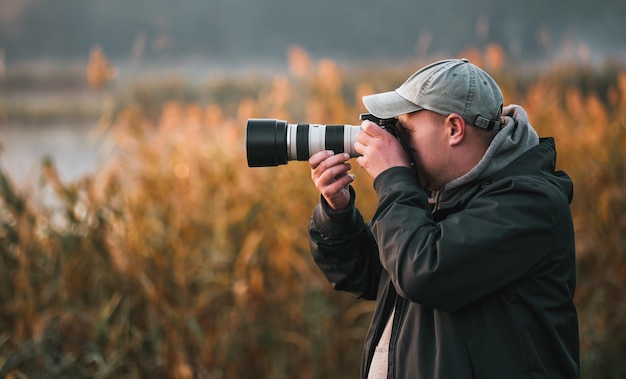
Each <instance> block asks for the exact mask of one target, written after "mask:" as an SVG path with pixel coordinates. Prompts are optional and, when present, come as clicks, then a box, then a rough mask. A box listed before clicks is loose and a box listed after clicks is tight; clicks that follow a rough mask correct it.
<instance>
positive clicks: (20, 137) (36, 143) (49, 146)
mask: <svg viewBox="0 0 626 379" xmlns="http://www.w3.org/2000/svg"><path fill="white" fill-rule="evenodd" d="M104 142H105V140H104V137H102V136H101V135H98V133H97V132H96V124H95V123H94V124H93V125H86V124H84V123H83V124H79V123H63V122H56V123H52V124H47V125H2V124H0V164H1V168H2V170H4V171H5V172H7V173H8V174H9V177H10V178H11V179H12V180H13V182H14V183H15V184H16V185H18V186H27V185H32V184H34V183H36V182H37V181H38V179H39V174H40V172H41V170H40V168H41V162H42V160H43V159H44V158H46V157H49V158H51V159H52V161H53V163H54V165H55V167H56V168H57V171H58V172H59V176H60V178H61V180H62V181H64V182H68V181H74V180H77V179H79V178H81V177H82V176H84V175H89V174H91V173H93V172H94V171H95V170H96V169H97V168H98V166H99V165H100V164H102V163H103V161H104V157H103V147H104Z"/></svg>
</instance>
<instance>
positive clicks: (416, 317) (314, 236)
mask: <svg viewBox="0 0 626 379" xmlns="http://www.w3.org/2000/svg"><path fill="white" fill-rule="evenodd" d="M555 161H556V152H555V147H554V141H553V140H552V139H544V140H542V141H541V143H540V144H539V145H538V146H536V147H534V148H532V149H530V150H529V151H527V152H526V153H524V154H523V155H521V156H520V157H519V158H518V159H516V160H515V161H513V163H511V164H509V165H508V166H507V167H506V168H504V169H503V170H500V171H499V172H498V173H496V174H495V175H491V176H490V177H488V178H487V179H483V180H481V181H478V182H473V183H467V184H465V185H463V186H461V187H458V188H455V189H453V190H450V191H447V192H446V191H444V192H442V193H441V194H440V196H439V198H438V199H437V202H436V204H429V201H428V196H427V194H426V193H425V192H424V191H423V190H421V189H420V188H419V185H418V183H417V179H416V177H415V174H414V172H413V171H412V170H411V169H408V168H400V167H397V168H392V169H389V170H387V171H385V172H384V173H382V174H381V175H379V176H378V177H377V178H376V180H375V181H374V188H375V190H376V192H377V195H378V199H379V203H378V207H377V209H376V212H375V214H374V216H373V218H372V220H371V222H370V223H369V224H366V223H365V222H364V221H363V219H362V217H361V215H360V213H359V211H358V210H357V209H356V208H355V207H354V206H353V205H352V206H351V207H350V208H349V209H347V210H343V211H339V212H333V211H331V210H330V208H328V206H327V205H326V204H324V203H323V202H322V203H321V204H320V205H319V206H318V207H317V208H316V210H315V211H314V214H313V217H312V218H311V221H310V239H311V249H312V253H313V257H314V259H315V261H316V262H317V264H318V265H319V267H320V268H321V270H322V271H323V272H324V274H325V275H326V277H327V278H328V280H329V281H330V282H331V283H332V285H333V286H334V288H336V289H337V290H341V291H347V292H349V293H351V294H353V295H355V296H357V297H360V298H363V299H370V300H374V299H375V300H377V306H376V309H375V311H374V315H373V319H372V323H371V326H370V329H369V332H368V335H367V338H366V341H365V348H364V354H363V364H362V376H363V377H364V378H365V377H367V371H368V368H369V365H370V362H371V359H372V356H373V353H374V348H375V345H376V342H377V341H378V339H379V337H380V334H381V333H382V330H383V328H384V326H385V323H386V321H387V319H388V315H389V314H390V313H391V309H392V307H395V319H394V323H393V329H392V335H391V342H390V347H389V348H390V352H389V371H388V377H389V378H429V379H430V378H451V379H463V378H507V379H508V378H577V377H579V342H578V321H577V315H576V309H575V307H574V303H573V297H574V288H575V280H576V271H575V248H574V230H573V229H574V228H573V224H572V217H571V213H570V208H569V203H570V202H571V200H572V194H573V186H572V182H571V180H570V178H569V177H568V176H567V175H566V174H565V173H563V172H560V171H556V172H555ZM352 199H353V201H354V193H353V196H352Z"/></svg>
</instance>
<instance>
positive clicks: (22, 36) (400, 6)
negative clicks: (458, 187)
mask: <svg viewBox="0 0 626 379" xmlns="http://www.w3.org/2000/svg"><path fill="white" fill-rule="evenodd" d="M624 16H626V2H624V1H622V0H600V1H593V2H591V1H581V0H570V1H563V0H558V1H541V0H524V1H512V0H503V1H496V0H474V1H464V0H421V1H420V0H315V1H300V0H177V1H171V0H55V1H54V2H51V1H46V0H29V1H15V0H0V49H2V50H3V51H4V54H5V59H6V60H8V61H12V60H21V59H43V58H69V59H75V58H85V57H86V56H87V55H88V52H89V49H90V48H91V47H92V46H93V45H96V44H97V45H100V46H101V47H102V48H103V49H104V50H105V52H107V54H108V55H110V56H113V57H117V58H122V59H124V58H130V57H132V56H133V55H141V56H142V57H143V58H144V59H159V58H161V57H166V58H169V59H171V58H174V59H177V58H185V57H190V56H195V57H205V58H209V59H216V60H223V61H229V60H233V61H234V60H239V61H242V62H246V61H248V60H249V61H254V60H270V61H271V60H278V61H282V60H284V57H285V51H286V49H287V48H288V47H289V46H290V45H299V46H301V47H303V48H304V49H305V50H307V51H308V52H310V53H311V54H312V55H313V56H327V57H332V58H337V59H352V60H356V59H367V58H382V57H391V58H401V57H410V56H415V55H416V54H422V53H428V54H433V53H437V52H447V53H450V54H456V53H458V52H459V51H461V50H462V49H464V48H468V47H481V46H483V45H485V44H486V43H489V42H495V43H498V44H500V45H501V46H502V47H503V48H504V49H505V50H506V51H507V53H508V54H509V56H511V57H513V58H514V59H532V58H533V57H539V58H545V57H549V56H553V55H555V54H558V53H559V51H561V50H563V49H564V47H565V46H568V44H572V43H573V44H574V45H578V44H585V45H586V46H588V47H589V49H590V51H591V52H592V54H593V55H595V56H598V57H604V56H607V55H611V56H620V57H624V56H625V55H626V53H625V52H626V39H625V38H623V36H624V35H626V23H624V22H623V18H624Z"/></svg>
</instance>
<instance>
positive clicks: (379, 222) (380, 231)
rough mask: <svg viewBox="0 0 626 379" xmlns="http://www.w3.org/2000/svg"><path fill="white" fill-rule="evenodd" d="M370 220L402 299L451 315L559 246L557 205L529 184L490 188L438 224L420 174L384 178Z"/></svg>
mask: <svg viewBox="0 0 626 379" xmlns="http://www.w3.org/2000/svg"><path fill="white" fill-rule="evenodd" d="M374 187H375V189H376V191H377V194H378V198H379V204H378V207H377V210H376V213H375V215H374V217H373V219H372V223H371V228H372V233H373V236H374V239H375V240H376V242H377V243H378V246H379V247H380V249H379V250H380V260H381V264H382V266H383V267H384V269H385V270H387V271H388V272H389V276H390V278H391V280H392V282H393V284H394V287H395V288H396V291H398V293H399V294H400V295H401V296H403V297H405V298H407V299H409V300H411V301H413V302H416V303H420V304H422V305H425V306H430V307H433V308H438V309H442V310H446V311H453V310H456V309H459V308H461V307H463V306H464V305H467V304H469V303H471V302H473V301H475V300H477V299H479V298H481V297H483V296H485V295H487V294H490V293H492V292H495V291H497V290H498V289H500V288H502V287H504V286H505V285H507V284H509V283H512V282H513V281H515V280H517V279H519V278H520V277H521V276H523V275H525V274H526V273H528V272H529V271H530V270H532V269H533V267H535V266H537V265H538V264H539V263H540V262H541V261H542V259H544V258H545V256H546V255H548V252H549V251H551V249H553V248H554V246H552V244H553V238H552V235H553V234H552V232H553V230H554V225H555V217H559V216H558V215H557V212H558V209H559V207H558V206H555V205H554V204H555V203H556V204H559V202H561V203H562V202H563V201H565V202H566V201H567V200H566V199H557V198H551V196H556V195H554V194H553V195H550V194H549V192H550V191H549V190H546V188H544V187H546V186H545V185H544V186H543V187H542V186H541V183H536V182H533V181H532V180H531V179H529V180H524V179H519V178H518V179H517V180H503V181H500V182H495V183H492V184H491V185H490V186H489V187H487V189H485V190H483V191H482V192H481V193H479V194H478V195H476V196H475V197H474V198H473V199H472V200H471V201H470V202H469V203H468V204H467V205H466V207H465V208H464V209H463V210H461V211H459V212H456V213H454V214H452V215H450V216H448V217H447V218H445V219H444V220H442V221H440V222H437V223H435V221H434V220H433V217H432V214H431V211H430V207H429V205H428V203H427V200H428V199H427V197H426V195H425V194H424V193H422V191H421V190H420V189H419V188H418V185H417V183H416V179H415V174H414V173H413V172H412V171H411V170H409V169H405V168H402V169H401V168H393V169H390V170H387V171H385V172H383V173H382V174H381V175H379V177H377V179H376V180H375V182H374Z"/></svg>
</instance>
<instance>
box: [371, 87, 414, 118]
mask: <svg viewBox="0 0 626 379" xmlns="http://www.w3.org/2000/svg"><path fill="white" fill-rule="evenodd" d="M363 104H364V105H365V108H367V110H368V111H369V112H370V113H371V114H373V115H374V116H376V117H378V118H393V117H398V116H400V115H402V114H405V113H411V112H415V111H419V110H421V109H422V108H421V107H420V106H418V105H416V104H413V103H412V102H410V101H408V100H407V99H405V98H404V97H402V96H400V95H399V94H398V93H397V92H396V91H390V92H383V93H377V94H375V95H368V96H363Z"/></svg>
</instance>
